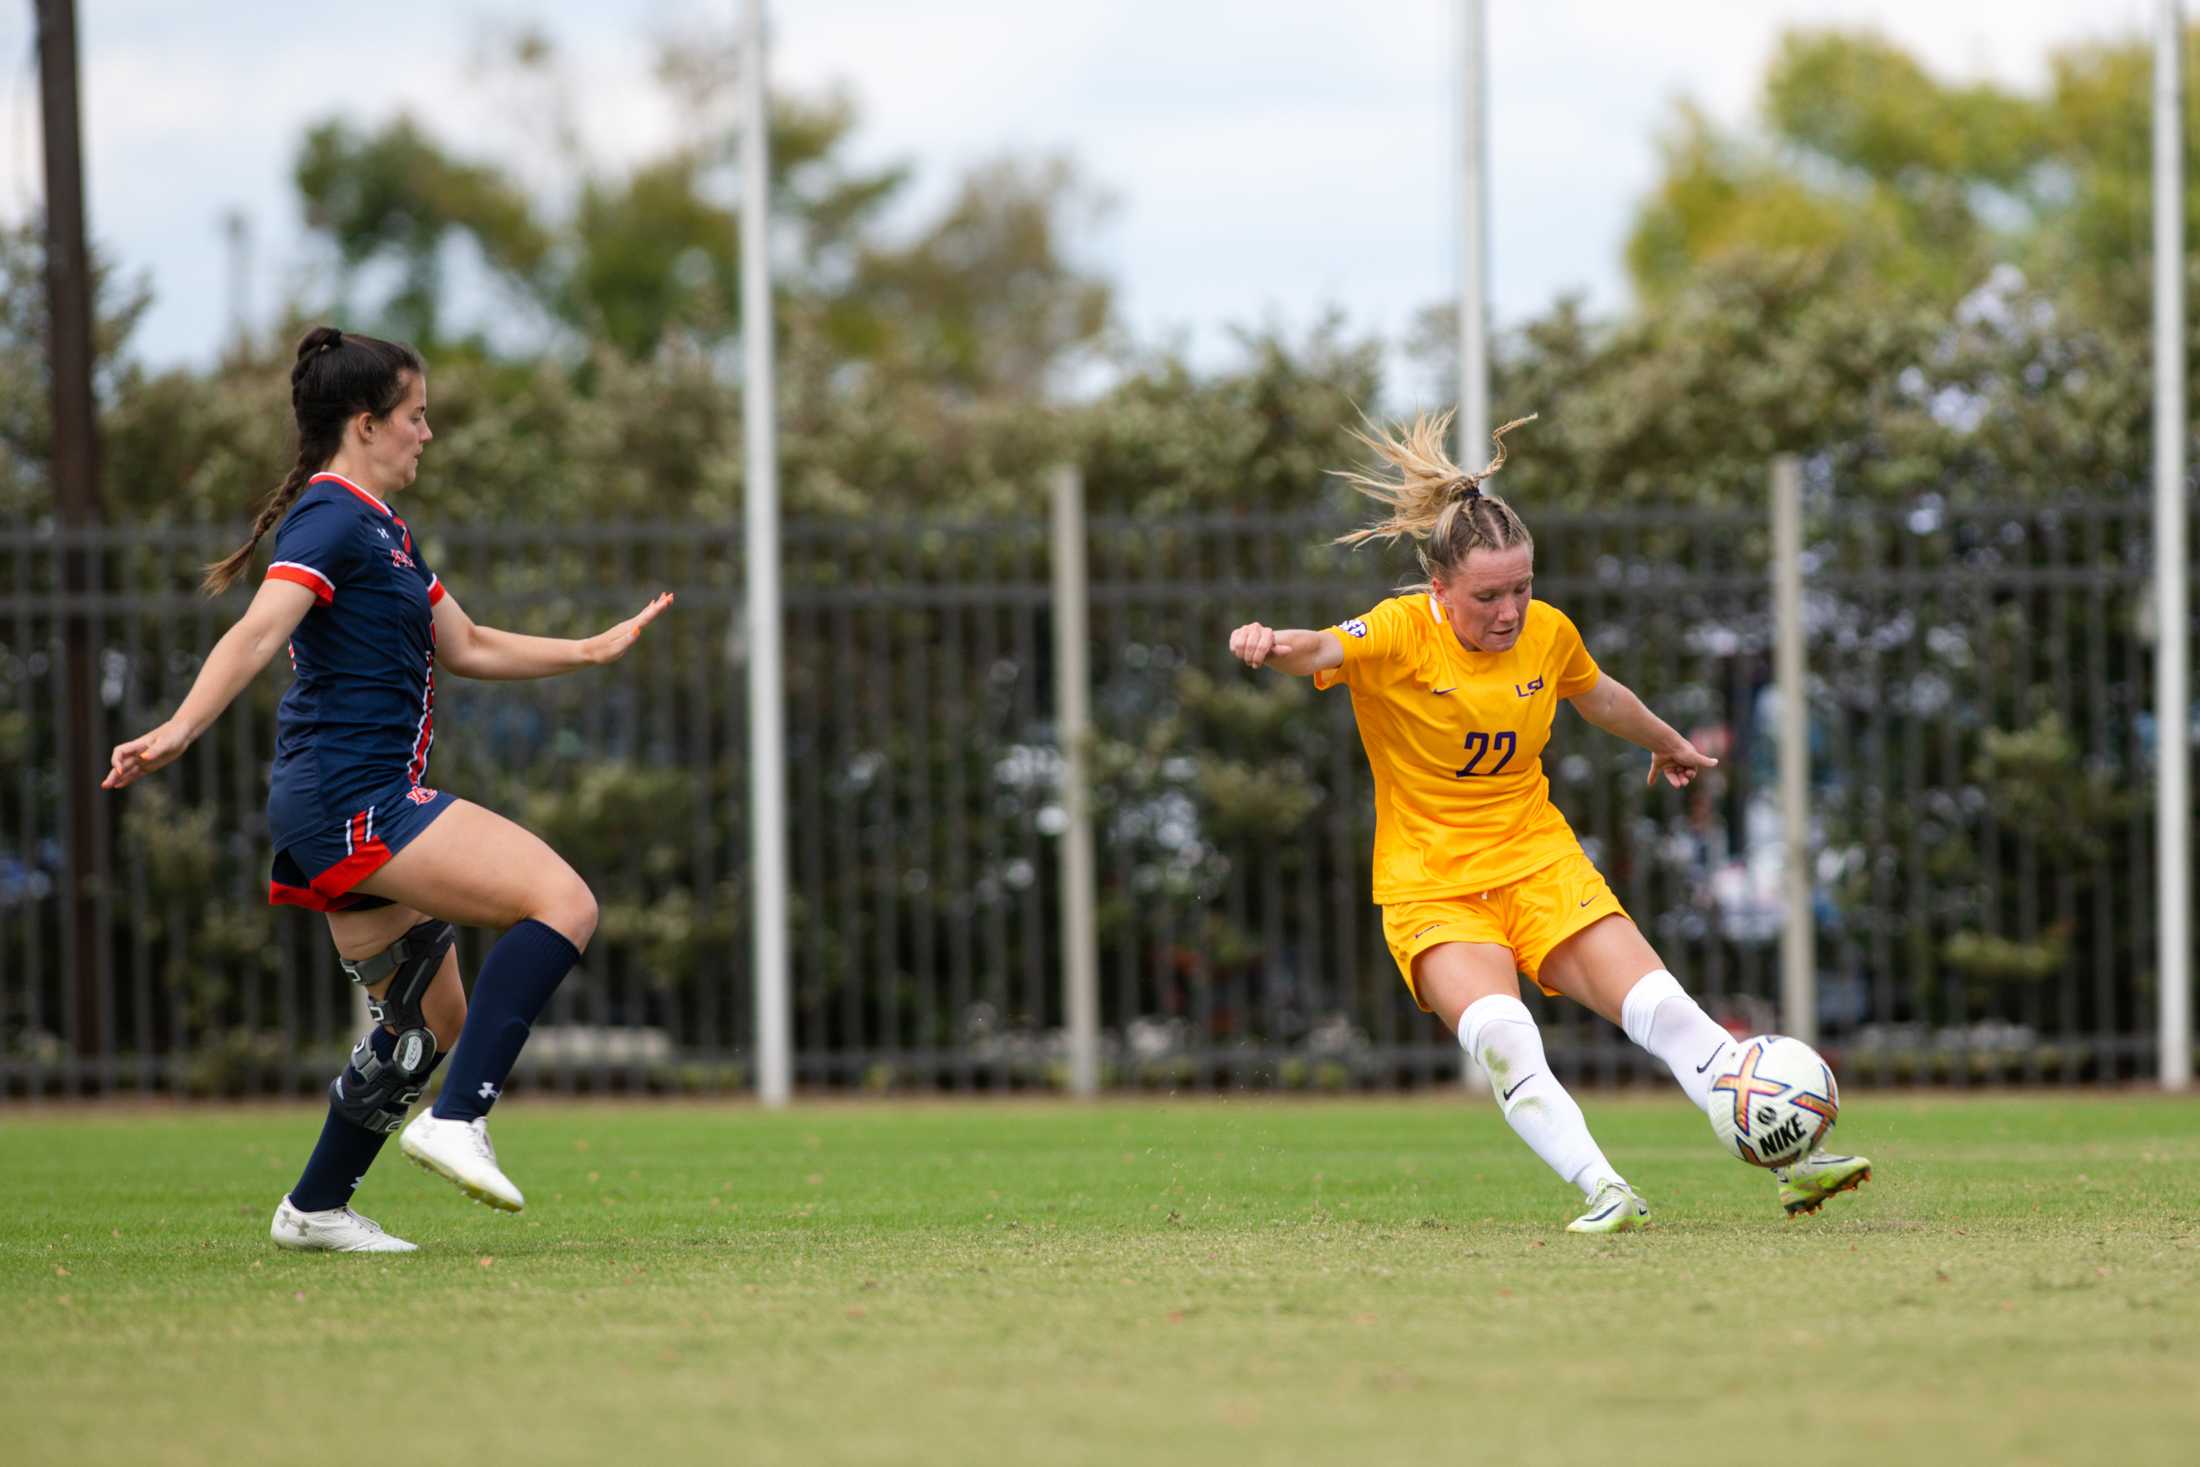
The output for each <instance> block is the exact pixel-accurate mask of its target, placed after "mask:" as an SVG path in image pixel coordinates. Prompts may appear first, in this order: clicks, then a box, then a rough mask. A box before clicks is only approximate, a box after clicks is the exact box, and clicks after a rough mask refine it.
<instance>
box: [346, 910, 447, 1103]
mask: <svg viewBox="0 0 2200 1467" xmlns="http://www.w3.org/2000/svg"><path fill="white" fill-rule="evenodd" d="M457 940H458V934H457V933H456V932H455V931H454V930H453V929H452V927H451V924H450V923H448V922H441V921H437V920H436V919H435V918H433V917H431V918H429V919H428V920H427V921H425V922H421V923H418V924H416V925H415V926H414V927H413V928H412V929H411V930H410V931H408V932H407V933H406V934H405V935H404V936H403V937H400V938H399V939H397V941H395V942H393V943H391V944H390V945H389V947H388V948H386V949H384V950H383V951H382V952H380V953H377V954H375V956H373V957H371V958H361V959H359V960H358V961H356V962H354V961H352V960H351V959H349V958H339V959H338V960H337V961H338V962H340V963H342V964H343V968H344V971H345V972H346V973H348V974H350V975H351V981H352V982H354V983H357V984H358V985H360V986H361V987H362V988H364V987H366V986H367V985H369V984H374V983H380V982H381V981H382V980H383V979H384V978H388V979H389V980H390V984H389V987H388V988H386V989H384V990H383V991H382V996H381V997H380V998H375V997H373V996H372V995H371V994H370V995H369V996H368V998H367V1012H368V1013H370V1014H372V1015H373V1016H374V1021H375V1023H377V1024H379V1025H385V1026H387V1027H389V1028H391V1029H394V1030H396V1031H397V1043H396V1044H395V1046H393V1047H392V1049H391V1050H390V1057H389V1058H388V1059H386V1060H385V1059H383V1058H382V1057H381V1056H380V1055H379V1054H377V1053H375V1049H374V1043H373V1040H374V1036H373V1035H372V1034H369V1035H366V1036H364V1037H363V1038H361V1039H360V1041H359V1043H358V1045H357V1047H355V1048H354V1049H353V1050H352V1052H351V1065H350V1067H349V1068H347V1069H346V1070H345V1071H344V1073H343V1074H341V1075H338V1076H337V1077H336V1079H335V1080H334V1081H333V1082H331V1084H330V1085H329V1102H330V1104H332V1105H334V1106H335V1107H336V1109H337V1112H338V1113H339V1114H341V1115H342V1116H343V1117H344V1118H345V1119H347V1120H349V1121H351V1122H352V1123H353V1124H354V1125H358V1126H363V1127H365V1128H366V1129H367V1130H370V1131H381V1132H383V1133H385V1134H386V1133H388V1132H391V1131H394V1130H396V1129H397V1128H398V1127H399V1126H401V1125H403V1124H404V1123H405V1112H406V1111H407V1110H409V1109H410V1108H411V1107H412V1103H413V1102H414V1101H416V1100H418V1099H419V1098H420V1090H421V1087H422V1085H424V1084H425V1083H426V1081H427V1078H428V1076H429V1075H430V1074H432V1073H433V1072H434V1070H435V1065H436V1060H437V1059H438V1058H439V1056H438V1055H437V1054H436V1049H435V1034H434V1033H433V1032H432V1031H431V1030H430V1029H429V1028H428V1024H427V1019H426V1017H425V1015H424V1014H423V1013H422V1011H421V1000H422V999H423V998H424V997H425V996H426V995H427V992H428V985H429V984H430V983H432V982H434V981H435V975H436V970H437V969H439V968H441V967H442V966H443V955H444V954H445V953H447V952H449V951H450V950H451V944H452V943H454V942H456V941H457Z"/></svg>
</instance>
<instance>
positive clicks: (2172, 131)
mask: <svg viewBox="0 0 2200 1467" xmlns="http://www.w3.org/2000/svg"><path fill="white" fill-rule="evenodd" d="M2182 8H2183V7H2181V6H2180V5H2179V4H2178V3H2177V0H2158V3H2157V5H2156V8H2155V32H2154V624H2155V627H2156V637H2155V642H2154V688H2155V718H2154V724H2155V730H2156V732H2155V747H2156V749H2157V751H2158V753H2157V755H2156V757H2157V759H2158V761H2159V763H2158V766H2157V772H2156V778H2155V805H2154V843H2155V852H2156V854H2155V871H2156V881H2155V908H2156V910H2157V911H2158V912H2159V913H2160V917H2159V921H2160V924H2161V926H2160V946H2159V948H2158V951H2157V956H2156V964H2155V967H2156V971H2158V972H2159V973H2160V974H2161V1008H2160V1014H2161V1033H2160V1047H2161V1061H2160V1070H2161V1076H2162V1088H2163V1089H2164V1090H2183V1089H2185V1088H2186V1087H2187V1086H2189V1085H2190V1084H2191V1083H2192V909H2191V906H2190V905H2189V903H2190V901H2191V894H2192V824H2191V821H2192V793H2191V792H2192V782H2191V778H2190V774H2191V748H2190V733H2191V729H2192V700H2191V692H2190V684H2189V683H2188V681H2187V678H2186V672H2187V669H2188V668H2190V666H2191V662H2190V661H2189V658H2190V656H2191V646H2190V643H2189V639H2188V637H2187V635H2186V633H2187V631H2188V628H2189V625H2190V623H2189V621H2188V619H2187V615H2186V609H2185V606H2186V603H2185V573H2186V564H2187V562H2186V555H2185V426H2186V425H2185V148H2184V141H2185V139H2184V106H2183V101H2184V97H2183V92H2184V88H2183V86H2182V80H2183V79H2182V77H2181V75H2180V73H2181V72H2182V70H2183V68H2182V66H2181V65H2180V62H2181V61H2182V58H2183V47H2184V39H2185V27H2184V17H2183V16H2182V15H2181V14H2180V11H2181V10H2182Z"/></svg>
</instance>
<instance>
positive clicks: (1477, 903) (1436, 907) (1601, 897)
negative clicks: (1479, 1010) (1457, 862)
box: [1383, 847, 1627, 1010]
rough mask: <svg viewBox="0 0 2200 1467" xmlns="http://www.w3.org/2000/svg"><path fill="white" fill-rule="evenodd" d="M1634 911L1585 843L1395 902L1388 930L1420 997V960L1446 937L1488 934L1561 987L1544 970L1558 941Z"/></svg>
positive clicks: (1525, 967) (1525, 968)
mask: <svg viewBox="0 0 2200 1467" xmlns="http://www.w3.org/2000/svg"><path fill="white" fill-rule="evenodd" d="M1626 915H1627V909H1626V908H1625V907H1623V906H1621V905H1620V904H1619V898H1618V897H1617V896H1614V895H1613V894H1612V888H1611V886H1610V885H1609V884H1607V883H1606V882H1605V880H1604V875H1603V873H1602V872H1600V871H1598V870H1597V868H1596V867H1595V866H1594V865H1592V864H1591V863H1590V861H1589V858H1588V857H1587V856H1585V855H1583V854H1582V853H1581V851H1580V849H1579V848H1578V847H1577V848H1575V849H1574V850H1573V851H1572V852H1570V853H1568V854H1567V855H1564V856H1561V857H1559V858H1558V859H1557V860H1556V861H1553V862H1552V863H1551V864H1550V865H1548V866H1545V867H1544V868H1542V869H1541V870H1540V871H1531V872H1529V873H1528V874H1527V875H1526V876H1523V877H1521V878H1520V879H1519V880H1518V881H1515V882H1513V883H1511V884H1510V885H1508V886H1499V887H1493V888H1492V889H1490V890H1489V891H1477V892H1463V893H1461V894H1460V895H1458V896H1454V897H1432V898H1428V899H1425V900H1419V901H1408V902H1393V903H1392V904H1390V905H1389V906H1387V907H1384V908H1383V938H1384V940H1385V941H1387V942H1388V943H1389V944H1390V955H1391V956H1392V957H1394V958H1396V959H1397V960H1398V971H1399V972H1400V973H1401V974H1403V975H1404V977H1405V980H1406V988H1407V989H1408V990H1409V991H1410V992H1411V993H1412V994H1413V1001H1414V1002H1415V1003H1417V1004H1421V1007H1422V1008H1423V1009H1424V1010H1425V1009H1427V1008H1428V1005H1427V1004H1425V1003H1421V991H1420V990H1419V989H1418V988H1415V987H1414V985H1413V960H1414V959H1415V958H1417V957H1419V956H1420V955H1421V954H1422V953H1425V952H1427V951H1428V950H1429V949H1430V948H1432V947H1435V946H1436V945H1437V944H1439V943H1445V942H1488V943H1494V944H1496V945H1497V946H1498V947H1504V948H1510V949H1512V955H1513V962H1514V963H1515V964H1516V965H1517V966H1518V967H1519V969H1520V971H1521V972H1523V973H1525V974H1527V975H1528V977H1529V978H1530V979H1531V980H1533V981H1534V983H1535V986H1536V987H1538V988H1540V989H1542V990H1543V991H1544V992H1545V993H1549V994H1554V995H1555V994H1556V993H1557V992H1558V990H1557V989H1555V988H1552V987H1550V986H1549V985H1548V984H1546V983H1544V982H1543V981H1542V980H1541V979H1540V978H1537V977H1536V974H1537V973H1538V972H1540V971H1541V970H1542V967H1543V960H1544V959H1545V958H1546V957H1548V956H1550V952H1551V949H1552V948H1554V947H1557V946H1558V945H1559V944H1560V943H1562V942H1564V941H1565V940H1566V939H1567V938H1569V937H1572V936H1573V935H1574V934H1575V933H1577V932H1579V931H1580V930H1581V929H1582V928H1584V927H1586V926H1588V925H1589V924H1590V923H1592V922H1595V921H1597V920H1598V919H1600V918H1603V917H1612V916H1619V917H1624V916H1626Z"/></svg>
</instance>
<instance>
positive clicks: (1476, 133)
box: [1459, 0, 1490, 469]
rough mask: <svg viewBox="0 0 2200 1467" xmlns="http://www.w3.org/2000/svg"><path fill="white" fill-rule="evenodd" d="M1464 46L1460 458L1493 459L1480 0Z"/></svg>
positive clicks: (1469, 4)
mask: <svg viewBox="0 0 2200 1467" xmlns="http://www.w3.org/2000/svg"><path fill="white" fill-rule="evenodd" d="M1459 10H1460V16H1459V19H1460V32H1461V45H1460V51H1459V140H1460V160H1459V161H1460V175H1459V465H1460V467H1461V468H1465V469H1475V468H1479V467H1480V466H1481V465H1482V464H1484V463H1486V462H1487V461H1488V460H1489V447H1490V350H1489V341H1488V340H1487V335H1486V333H1487V328H1488V323H1489V300H1488V285H1489V260H1488V256H1489V102H1488V97H1487V95H1486V87H1487V82H1488V65H1487V56H1486V52H1487V41H1488V36H1487V27H1486V25H1485V21H1484V17H1483V14H1482V0H1461V3H1460V7H1459Z"/></svg>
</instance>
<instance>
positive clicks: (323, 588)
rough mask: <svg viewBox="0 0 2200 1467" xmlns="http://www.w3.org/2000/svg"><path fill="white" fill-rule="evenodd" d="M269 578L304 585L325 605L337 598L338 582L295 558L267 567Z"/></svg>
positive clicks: (279, 561) (315, 598)
mask: <svg viewBox="0 0 2200 1467" xmlns="http://www.w3.org/2000/svg"><path fill="white" fill-rule="evenodd" d="M267 578H268V579H269V580H271V581H289V582H291V583H292V584H294V585H299V586H303V587H305V588H306V589H307V590H308V591H311V592H312V593H313V599H314V600H316V601H318V602H320V603H321V604H322V605H323V606H327V605H330V604H331V603H333V602H334V601H335V600H336V583H335V582H334V581H332V580H330V579H329V578H328V577H327V576H324V575H322V574H321V573H320V572H319V571H317V570H315V569H314V568H313V567H312V566H310V565H305V564H302V563H300V562H298V561H295V560H278V561H276V562H275V563H274V564H273V565H271V566H269V567H268V568H267Z"/></svg>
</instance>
